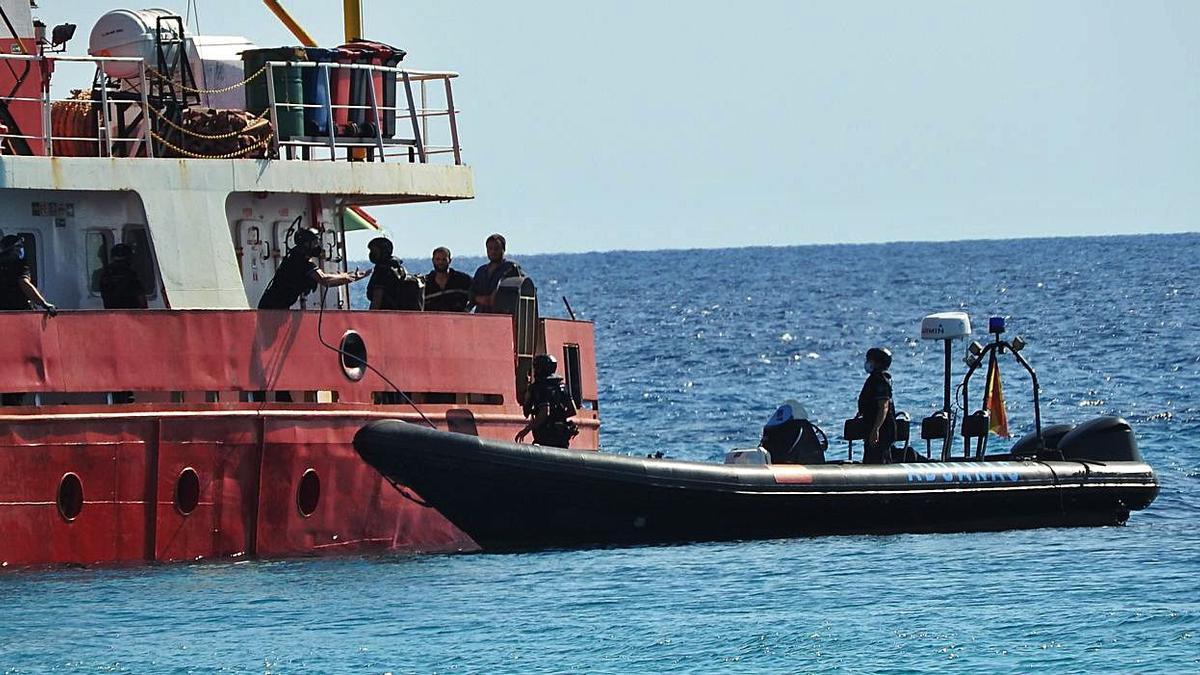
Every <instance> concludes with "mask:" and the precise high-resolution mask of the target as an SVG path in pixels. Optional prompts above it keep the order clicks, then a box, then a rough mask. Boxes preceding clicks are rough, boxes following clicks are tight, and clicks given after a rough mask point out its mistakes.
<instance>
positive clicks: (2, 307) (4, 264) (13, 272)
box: [0, 234, 58, 317]
mask: <svg viewBox="0 0 1200 675" xmlns="http://www.w3.org/2000/svg"><path fill="white" fill-rule="evenodd" d="M34 305H37V306H38V307H41V308H42V309H43V310H45V311H46V314H47V315H49V316H52V317H53V316H56V315H58V308H57V307H55V306H54V305H52V304H51V303H49V302H47V301H46V298H45V297H44V296H42V292H41V291H39V290H38V288H37V286H34V285H33V277H32V276H31V273H30V270H29V261H28V260H26V259H25V240H24V239H22V238H21V237H20V236H19V235H16V234H8V235H5V236H4V237H3V238H0V311H6V310H17V311H20V310H31V309H33V306H34Z"/></svg>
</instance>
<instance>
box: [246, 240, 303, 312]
mask: <svg viewBox="0 0 1200 675" xmlns="http://www.w3.org/2000/svg"><path fill="white" fill-rule="evenodd" d="M312 268H313V264H312V263H311V262H309V260H308V256H306V255H304V254H303V253H301V252H300V250H299V249H292V252H291V253H289V254H288V255H286V256H284V258H283V262H281V263H280V264H279V269H278V270H276V271H275V277H274V278H272V279H271V283H270V285H268V286H267V290H266V292H264V293H263V295H262V299H261V300H259V301H258V308H259V309H287V308H289V307H291V306H292V305H294V304H295V303H296V301H297V300H299V299H300V296H301V295H307V294H308V293H311V292H313V291H314V290H316V289H317V282H316V281H314V280H313V279H312V278H311V277H309V276H308V273H309V270H311V269H312Z"/></svg>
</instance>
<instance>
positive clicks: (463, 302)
mask: <svg viewBox="0 0 1200 675" xmlns="http://www.w3.org/2000/svg"><path fill="white" fill-rule="evenodd" d="M450 260H451V258H450V249H448V248H446V247H445V246H439V247H437V248H435V249H433V269H432V270H430V272H429V274H426V275H425V311H427V312H465V311H467V307H468V306H469V305H470V304H471V277H469V276H467V274H466V273H465V272H459V271H458V270H456V269H454V268H452V267H450Z"/></svg>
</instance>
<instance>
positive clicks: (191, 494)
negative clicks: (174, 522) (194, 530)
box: [175, 466, 200, 516]
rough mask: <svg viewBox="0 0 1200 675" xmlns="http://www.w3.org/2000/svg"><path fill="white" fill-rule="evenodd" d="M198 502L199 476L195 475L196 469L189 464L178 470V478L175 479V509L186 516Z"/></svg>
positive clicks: (193, 509)
mask: <svg viewBox="0 0 1200 675" xmlns="http://www.w3.org/2000/svg"><path fill="white" fill-rule="evenodd" d="M198 504H200V477H199V476H197V475H196V470H195V469H193V468H192V467H190V466H189V467H187V468H186V469H184V470H183V471H180V472H179V478H178V480H176V481H175V509H176V510H178V511H179V514H180V515H182V516H186V515H188V514H190V513H191V512H192V511H195V510H196V506H197V505H198Z"/></svg>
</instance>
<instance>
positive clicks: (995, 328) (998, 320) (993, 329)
mask: <svg viewBox="0 0 1200 675" xmlns="http://www.w3.org/2000/svg"><path fill="white" fill-rule="evenodd" d="M988 332H989V333H1003V332H1004V317H1002V316H993V317H991V318H989V319H988Z"/></svg>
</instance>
